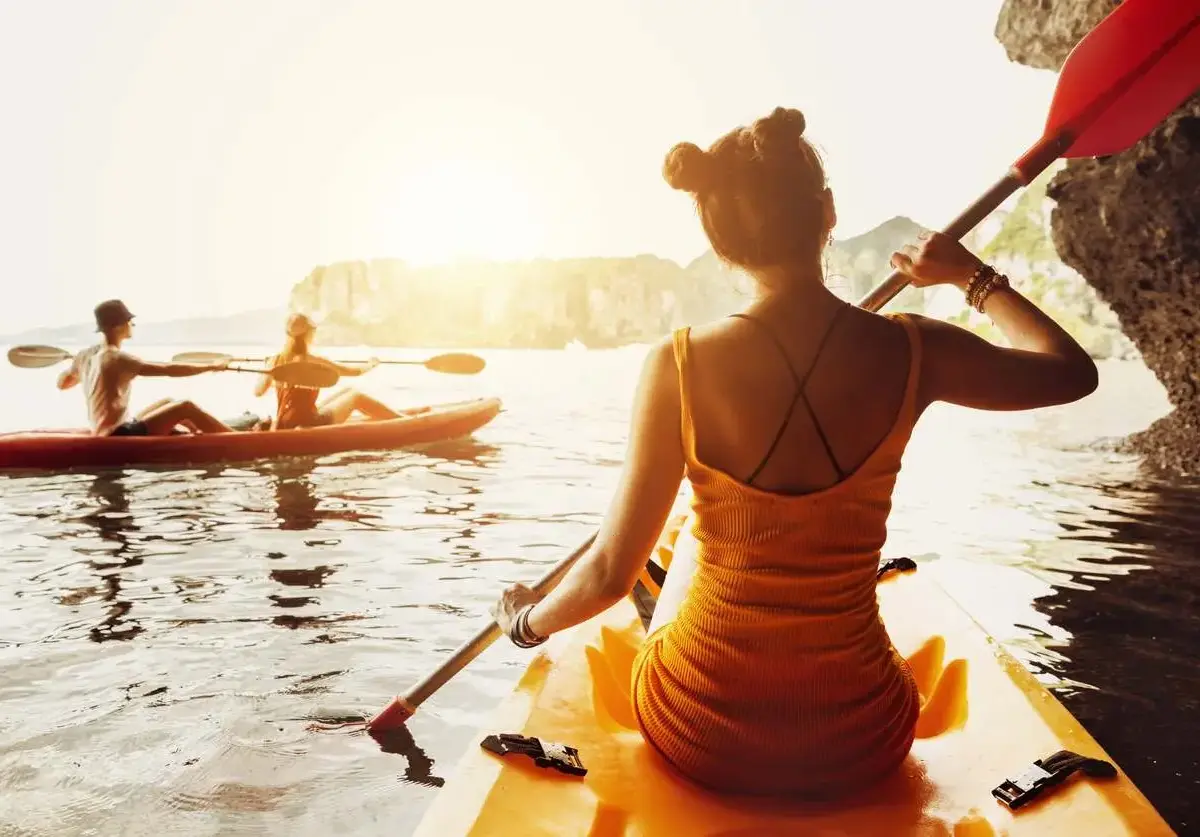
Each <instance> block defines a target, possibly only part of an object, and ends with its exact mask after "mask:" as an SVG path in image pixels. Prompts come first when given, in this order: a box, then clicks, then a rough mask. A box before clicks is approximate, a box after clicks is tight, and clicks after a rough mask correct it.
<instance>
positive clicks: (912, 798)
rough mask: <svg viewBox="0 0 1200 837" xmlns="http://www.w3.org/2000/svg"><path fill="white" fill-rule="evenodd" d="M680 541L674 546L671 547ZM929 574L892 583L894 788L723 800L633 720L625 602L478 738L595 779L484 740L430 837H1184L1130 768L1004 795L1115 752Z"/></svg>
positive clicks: (559, 654) (630, 625)
mask: <svg viewBox="0 0 1200 837" xmlns="http://www.w3.org/2000/svg"><path fill="white" fill-rule="evenodd" d="M676 530H677V527H676ZM665 537H666V536H665ZM683 540H687V541H690V543H691V544H694V541H692V540H691V539H690V537H689V538H685V539H683ZM670 548H671V544H670V543H669V542H664V543H660V546H659V552H660V554H662V553H664V552H669V549H670ZM660 563H663V562H660ZM926 575H927V573H925V572H922V571H921V570H920V569H919V570H917V571H909V572H905V573H899V574H893V575H892V576H891V577H885V578H884V579H883V580H882V581H881V582H880V583H879V600H880V607H881V610H882V612H883V617H884V621H885V622H886V624H887V627H888V631H889V632H890V634H891V636H892V640H893V642H894V644H895V645H896V647H897V649H899V651H900V652H901V653H902V654H903V655H904V656H905V657H906V658H907V659H908V660H909V663H910V665H911V666H912V668H913V671H914V674H915V675H916V679H917V682H918V685H919V687H920V691H921V696H922V708H921V715H920V720H919V721H918V726H917V740H916V742H915V743H914V745H913V748H912V752H911V754H910V755H909V757H908V759H907V760H906V761H905V763H904V764H903V765H902V767H901V769H900V770H898V771H897V772H896V773H894V774H893V775H892V776H891V777H889V778H888V779H887V780H885V781H884V782H883V783H882V784H880V785H877V786H876V787H874V788H872V789H870V790H867V791H864V792H862V793H860V794H858V795H856V796H854V797H853V798H851V799H849V800H846V801H842V802H837V803H826V804H821V805H817V804H798V803H789V802H786V801H774V800H767V799H762V798H747V797H741V798H738V797H723V796H720V795H718V794H715V793H712V792H709V791H706V790H703V789H701V788H699V787H697V786H695V785H692V784H691V783H689V782H687V781H686V780H684V779H683V778H681V777H680V776H678V774H676V773H674V772H673V771H672V770H671V769H670V768H669V767H668V766H667V765H666V764H665V762H663V761H662V760H661V759H660V758H659V757H658V756H657V755H656V754H655V753H654V752H653V751H652V750H651V749H650V748H649V746H648V745H647V744H646V743H645V742H644V741H643V739H642V737H641V734H640V733H639V732H638V730H637V727H636V723H635V721H634V717H633V712H632V708H631V705H630V697H629V691H630V686H629V684H630V679H631V671H632V664H633V659H634V655H635V654H636V652H637V649H638V646H639V645H640V643H641V642H642V640H643V639H644V636H645V634H644V631H643V629H642V623H641V620H640V619H639V618H638V616H637V613H636V611H635V609H634V606H633V604H632V602H631V601H629V600H628V599H626V600H623V601H621V602H620V603H618V604H617V605H616V606H614V607H612V608H610V609H609V610H608V611H606V612H605V613H603V614H601V615H599V616H597V617H595V618H593V619H592V620H590V621H589V622H587V623H585V624H583V625H580V626H578V627H576V628H575V629H573V630H572V631H568V632H564V634H563V635H560V636H556V637H554V638H553V639H552V640H551V641H550V642H549V643H547V645H545V646H543V650H542V651H541V652H540V653H539V654H538V655H537V657H536V658H535V659H534V661H533V662H532V663H531V664H530V665H529V667H528V669H527V670H526V672H525V674H524V676H523V677H522V678H521V680H520V682H519V683H518V685H517V687H516V689H515V691H514V692H513V694H512V695H511V696H510V697H509V698H507V699H506V700H505V701H504V702H503V703H502V704H501V706H500V707H499V708H498V709H497V710H496V712H495V714H494V716H493V717H492V718H491V720H490V721H489V724H488V726H487V727H486V728H485V729H484V730H483V731H481V733H480V736H479V738H480V739H482V737H483V735H485V734H493V733H520V734H523V735H527V736H536V737H538V738H540V739H542V740H543V741H550V742H557V743H561V744H565V745H568V746H571V747H575V748H577V749H578V751H579V757H580V759H581V760H582V761H583V764H584V765H585V766H586V767H587V769H588V773H587V776H586V777H584V778H582V779H580V778H576V777H572V776H567V775H564V774H562V773H559V772H557V771H555V770H552V769H546V768H539V767H536V766H535V765H534V764H533V762H532V761H531V760H530V759H528V758H526V757H524V756H509V757H506V758H504V759H501V758H498V757H495V756H492V755H490V754H488V753H486V752H484V751H483V750H482V749H480V748H479V747H478V746H474V747H472V748H471V749H470V750H469V751H468V752H467V754H466V755H465V756H464V758H463V759H462V761H461V762H460V764H459V766H458V768H457V770H456V772H455V774H454V775H453V776H452V777H451V779H450V781H449V782H447V784H446V786H445V787H444V788H443V789H442V790H441V791H440V793H439V794H438V797H437V798H436V800H435V801H434V804H433V806H432V807H431V808H430V810H429V811H428V813H427V814H426V816H425V818H424V819H423V820H422V822H421V826H420V827H419V828H418V830H417V835H421V836H422V837H435V835H436V837H449V836H450V835H466V834H470V835H493V834H495V835H501V834H520V835H523V837H535V836H536V835H576V834H577V835H589V837H618V836H619V837H634V835H637V837H656V836H657V835H688V836H689V837H691V835H696V837H701V835H711V837H716V835H722V837H735V835H736V836H737V837H749V835H751V834H753V835H760V834H761V835H775V834H816V835H839V837H841V836H842V835H908V834H922V835H926V834H936V835H960V836H961V837H989V836H990V835H1000V834H1005V835H1026V834H1028V835H1058V834H1062V835H1068V834H1069V835H1074V834H1079V835H1085V834H1086V835H1096V837H1098V836H1099V835H1141V836H1142V837H1145V835H1160V834H1172V833H1173V832H1172V830H1171V829H1170V827H1169V826H1168V825H1167V824H1166V823H1165V822H1164V821H1163V819H1162V818H1161V817H1160V816H1159V814H1158V812H1157V811H1156V810H1155V809H1154V808H1153V806H1151V804H1150V803H1149V801H1148V800H1147V799H1146V798H1145V797H1144V796H1143V795H1142V794H1141V792H1140V791H1139V790H1138V789H1137V788H1136V787H1135V786H1134V785H1133V783H1132V782H1131V781H1130V780H1129V779H1128V778H1127V777H1126V776H1125V775H1124V774H1123V773H1119V774H1118V776H1117V777H1116V778H1113V779H1103V780H1092V779H1087V778H1084V777H1082V776H1077V777H1073V778H1071V779H1068V780H1067V782H1066V783H1065V784H1064V785H1063V786H1061V787H1058V788H1054V789H1052V790H1050V791H1049V792H1047V793H1046V794H1045V796H1044V797H1043V798H1041V799H1038V800H1035V801H1033V802H1031V803H1029V804H1028V805H1027V806H1026V807H1022V808H1020V809H1019V810H1017V811H1015V812H1013V811H1009V810H1008V809H1007V808H1005V807H1004V806H1003V805H1001V804H1000V803H999V802H997V801H996V800H995V799H994V798H993V797H992V795H991V789H992V788H994V787H995V786H997V785H998V784H1000V782H1002V781H1003V780H1004V779H1006V778H1011V777H1015V776H1017V775H1019V774H1021V773H1023V772H1024V771H1025V770H1027V769H1028V768H1029V766H1030V765H1031V764H1032V763H1033V761H1034V760H1036V759H1041V758H1045V757H1047V756H1049V755H1051V754H1052V753H1054V752H1056V751H1058V750H1064V749H1065V750H1071V751H1074V752H1076V753H1079V754H1081V755H1084V756H1090V757H1093V758H1100V759H1104V760H1106V761H1109V762H1111V761H1112V759H1111V758H1109V757H1108V755H1107V754H1106V753H1105V752H1104V750H1103V749H1102V748H1101V747H1100V745H1099V744H1098V743H1097V742H1096V741H1095V740H1094V739H1093V738H1092V737H1091V735H1089V734H1088V732H1087V731H1086V730H1085V729H1083V727H1082V726H1081V725H1080V724H1079V722H1078V721H1077V720H1076V719H1075V718H1074V717H1073V716H1072V715H1071V714H1070V713H1069V712H1068V711H1067V710H1066V708H1065V707H1063V705H1062V704H1061V703H1059V702H1058V700H1057V699H1055V697H1054V696H1053V695H1051V694H1050V692H1048V691H1047V690H1046V689H1045V688H1044V687H1043V686H1042V685H1041V684H1039V683H1038V682H1037V680H1036V679H1035V678H1034V677H1033V675H1032V674H1030V673H1029V671H1027V670H1026V669H1025V668H1024V667H1023V666H1022V665H1021V664H1020V663H1019V662H1018V661H1017V660H1015V659H1014V658H1013V657H1011V656H1010V655H1009V654H1008V653H1006V652H1005V651H1003V650H1002V649H1001V648H1000V647H999V646H998V645H997V643H996V642H995V641H994V640H993V639H991V637H989V636H988V635H987V634H986V633H985V632H984V631H983V630H982V629H981V628H980V627H979V626H978V625H977V624H976V623H975V622H974V621H973V620H972V619H971V617H970V616H969V615H968V614H967V613H966V612H965V611H963V610H962V609H961V608H960V607H959V606H958V605H957V604H956V603H955V602H954V601H953V600H952V599H951V598H950V597H949V596H948V595H947V594H946V593H945V592H944V591H943V590H942V589H941V587H940V586H938V585H937V584H936V583H935V582H933V581H932V580H931V579H929V578H927V577H926Z"/></svg>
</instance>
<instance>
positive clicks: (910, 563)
mask: <svg viewBox="0 0 1200 837" xmlns="http://www.w3.org/2000/svg"><path fill="white" fill-rule="evenodd" d="M916 568H917V562H916V561H914V560H913V559H911V558H892V559H891V560H889V561H884V562H883V563H882V564H880V565H879V569H878V570H876V572H875V580H876V581H878V580H879V579H881V578H883V577H884V576H885V575H887V574H888V573H890V572H893V571H895V572H904V571H905V570H915V569H916Z"/></svg>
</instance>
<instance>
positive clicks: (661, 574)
mask: <svg viewBox="0 0 1200 837" xmlns="http://www.w3.org/2000/svg"><path fill="white" fill-rule="evenodd" d="M646 574H647V575H649V576H650V580H651V581H653V582H654V583H655V584H657V585H658V586H659V587H660V588H661V587H662V586H663V582H665V581H666V580H667V571H666V570H664V569H663V568H662V567H660V566H659V565H658V564H656V563H654V559H653V558H651V559H650V560H649V561H647V562H646Z"/></svg>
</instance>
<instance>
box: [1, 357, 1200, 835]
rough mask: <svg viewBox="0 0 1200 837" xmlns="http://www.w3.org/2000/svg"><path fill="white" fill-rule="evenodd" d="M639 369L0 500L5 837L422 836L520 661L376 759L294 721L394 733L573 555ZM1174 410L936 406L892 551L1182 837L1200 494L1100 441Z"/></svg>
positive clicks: (1115, 387) (376, 384)
mask: <svg viewBox="0 0 1200 837" xmlns="http://www.w3.org/2000/svg"><path fill="white" fill-rule="evenodd" d="M141 351H142V352H143V353H144V355H145V356H146V357H166V356H169V354H170V353H171V352H172V351H174V350H173V349H168V348H164V349H161V350H153V349H147V348H143V349H142V350H141ZM343 354H344V353H343ZM641 355H642V353H641V350H640V349H637V348H631V349H626V350H619V351H611V352H581V353H578V352H507V353H506V352H496V353H489V354H488V355H487V356H488V359H489V367H488V369H487V371H486V372H485V373H484V374H483V375H480V376H477V377H475V378H469V379H466V378H450V377H441V378H438V377H435V376H433V375H430V374H427V373H424V372H421V371H418V370H404V369H403V368H399V369H380V370H376V372H373V373H372V374H371V376H368V378H365V379H363V382H364V384H365V385H366V386H367V388H368V389H369V390H371V391H372V392H374V393H375V394H376V395H379V396H381V397H384V398H386V399H388V400H389V401H391V402H393V403H395V404H397V405H411V404H417V403H423V402H428V401H431V400H440V399H451V398H461V397H469V396H473V395H483V394H498V395H500V396H501V397H503V398H504V400H505V408H506V411H505V412H504V413H502V414H501V416H500V417H499V418H498V419H497V420H496V421H495V422H494V423H493V424H492V425H490V426H489V427H487V428H485V429H484V430H482V431H481V432H479V433H478V434H477V435H476V436H475V437H474V438H473V439H472V440H468V441H464V442H457V443H451V444H446V445H440V446H435V447H432V448H428V449H426V450H423V451H420V452H402V453H393V454H388V455H383V456H375V455H370V456H364V455H361V454H347V455H343V456H335V457H325V458H320V459H304V460H293V461H286V462H275V463H268V464H255V465H237V466H214V467H209V468H190V469H180V470H150V471H146V470H126V471H111V472H106V473H95V474H68V475H53V476H16V477H0V554H2V555H3V559H4V560H3V562H2V563H0V834H3V835H9V834H11V835H39V836H40V835H93V834H95V835H99V834H104V835H108V834H113V835H117V834H144V833H145V834H148V833H156V834H157V833H168V832H169V833H172V834H185V835H210V834H211V835H216V834H222V835H224V834H281V835H289V837H300V835H326V834H333V833H338V834H376V833H384V832H385V831H386V833H390V834H406V833H409V832H410V831H411V830H412V828H413V827H414V825H415V823H416V822H417V820H418V819H419V818H420V815H421V813H422V811H423V810H424V808H425V807H426V805H427V804H428V802H429V801H430V799H431V798H432V796H433V795H434V794H436V793H437V792H438V788H439V787H440V786H441V785H442V783H443V780H444V778H445V777H446V776H447V775H448V774H449V772H450V771H451V770H452V768H453V766H454V763H455V761H456V760H457V758H458V757H459V756H460V755H461V753H462V752H463V751H464V750H465V749H466V748H467V747H470V746H475V744H476V743H477V742H476V741H475V740H474V739H475V737H476V730H477V727H478V726H479V725H480V724H481V723H482V721H483V718H484V716H485V713H486V712H487V711H488V710H489V709H490V708H491V707H492V706H493V704H494V703H495V702H496V700H498V699H499V698H501V697H502V696H503V695H505V694H506V693H507V692H508V691H509V689H510V688H511V686H512V684H513V683H514V682H515V680H516V678H517V677H518V675H519V673H520V671H521V668H522V666H523V664H524V661H525V660H527V659H528V657H527V654H526V652H522V651H520V650H518V649H514V648H511V647H510V646H508V645H507V644H498V645H497V646H495V647H494V648H493V649H491V650H490V651H489V652H488V653H487V654H486V655H485V656H484V657H482V658H481V659H479V660H478V661H476V663H475V664H473V665H472V666H471V667H470V668H469V669H468V670H467V671H465V672H464V673H463V674H462V675H461V676H459V677H458V678H457V679H455V680H454V681H453V682H452V683H451V684H450V685H448V686H447V687H446V688H445V690H444V691H443V692H441V693H439V695H438V696H437V697H436V698H435V699H434V700H433V701H431V702H430V703H429V704H427V705H426V706H425V707H424V708H423V710H422V712H421V713H420V714H419V715H418V716H417V717H416V718H414V719H413V721H412V722H411V723H410V724H409V731H410V733H411V735H408V736H404V737H401V738H400V739H397V740H391V741H388V742H385V746H384V747H383V748H381V747H380V745H379V744H378V743H376V742H374V741H372V740H371V739H370V738H367V737H365V736H361V735H346V734H318V733H313V732H309V731H307V730H306V729H305V726H306V724H307V723H308V721H309V720H311V719H314V718H329V717H338V716H346V715H357V714H363V713H371V712H373V711H375V710H377V709H379V708H380V707H382V706H383V705H384V704H385V703H386V702H387V701H388V700H389V699H390V696H391V695H392V694H393V693H395V692H396V691H399V690H402V689H403V688H404V687H406V686H407V685H408V684H410V683H411V682H412V681H413V680H414V679H416V678H417V677H419V676H420V675H421V674H423V673H424V672H425V671H426V670H427V669H428V668H429V667H430V665H431V664H433V663H435V662H436V661H438V660H439V659H440V658H441V657H442V655H444V654H446V653H447V652H448V651H450V650H451V649H452V648H453V647H454V646H455V645H457V643H458V642H460V641H461V640H462V639H463V638H465V637H466V636H467V635H468V634H470V633H471V632H473V631H474V630H475V628H476V626H477V625H478V623H479V620H480V619H481V618H482V617H483V616H484V614H485V613H486V609H487V607H488V606H489V605H490V603H491V602H492V600H493V599H494V597H495V595H496V593H497V591H498V590H499V589H500V588H501V587H502V586H503V584H505V583H507V582H509V581H513V580H529V579H532V578H534V577H535V576H537V575H538V574H539V572H540V569H541V565H543V564H545V563H548V562H551V561H554V560H556V559H558V558H559V557H561V556H563V555H564V554H565V553H566V552H568V551H570V550H571V549H572V548H574V547H575V546H576V545H577V544H578V543H579V542H580V541H581V540H582V539H583V538H584V537H586V535H587V533H588V531H589V530H590V528H591V527H592V526H594V525H595V524H596V523H597V522H598V520H599V516H598V515H599V512H600V511H601V510H602V509H603V508H604V507H605V505H606V503H607V500H608V496H609V492H610V491H611V489H612V486H613V484H614V481H615V478H616V475H617V467H618V465H619V463H620V461H621V458H622V455H623V450H624V436H625V433H626V424H625V422H626V416H627V411H628V404H629V400H630V394H631V390H632V384H633V381H634V379H635V376H636V373H637V370H638V366H639V363H640V360H641ZM410 356H412V355H411V354H410ZM53 376H54V373H53V371H42V372H31V371H25V370H21V371H18V370H13V369H11V368H5V369H4V370H2V371H0V387H3V390H4V391H5V392H8V393H21V394H22V395H21V396H20V397H18V398H17V399H16V400H15V403H9V404H6V409H5V414H4V416H3V418H2V419H0V429H17V428H21V427H26V426H35V425H56V426H67V425H72V424H78V415H79V410H81V403H80V401H81V399H80V396H79V394H78V393H57V392H55V391H54V390H53ZM250 383H251V382H250V380H248V379H247V378H245V377H242V376H238V375H236V374H235V373H225V374H222V375H214V376H205V377H203V378H195V379H191V380H188V381H179V380H175V381H140V382H138V384H137V385H136V389H135V396H134V398H135V402H137V403H145V402H147V401H150V400H152V399H154V398H157V397H160V396H162V395H165V394H168V393H172V392H173V393H186V394H187V395H189V396H191V397H194V398H195V399H196V400H198V401H200V402H201V403H202V404H204V405H206V406H209V407H211V408H212V409H213V410H214V411H216V412H218V413H219V414H222V415H233V414H237V413H239V412H240V411H241V410H242V409H244V408H246V407H252V408H253V406H254V405H253V401H252V399H251V398H250V397H249V393H248V391H247V389H248V386H249V385H250ZM143 384H144V385H143ZM24 393H29V395H28V397H25V396H24V395H23V394H24ZM261 408H262V409H265V402H263V404H262V406H261ZM1165 410H1166V402H1165V399H1164V397H1163V394H1162V391H1161V389H1160V388H1159V387H1158V385H1157V383H1156V382H1155V381H1154V379H1153V378H1152V376H1150V375H1149V373H1147V372H1146V371H1145V369H1144V368H1141V367H1140V365H1138V364H1132V363H1122V364H1109V365H1106V366H1105V367H1104V368H1103V369H1102V384H1101V389H1100V391H1099V392H1098V393H1097V394H1096V395H1094V396H1093V397H1091V398H1090V399H1088V400H1087V401H1085V402H1082V403H1080V404H1077V405H1072V406H1071V407H1068V408H1061V409H1056V410H1046V411H1042V412H1039V413H1026V414H1011V415H1005V414H986V413H971V412H968V411H964V410H957V409H953V408H946V407H939V408H935V409H934V410H933V411H931V412H930V413H929V414H928V415H927V416H926V418H925V419H924V420H923V422H922V424H921V426H919V427H918V430H917V434H916V436H915V437H914V440H913V443H912V445H911V446H910V449H909V454H908V457H907V460H906V463H905V470H904V472H903V473H902V475H901V480H900V483H899V486H898V489H897V492H898V493H897V500H896V507H895V511H894V513H893V518H892V526H891V530H892V535H891V539H890V541H889V544H888V548H887V554H888V555H889V556H895V555H912V556H914V557H916V558H918V559H919V560H925V559H932V558H935V557H940V558H946V559H952V560H949V561H943V562H941V563H940V564H939V565H938V566H939V572H940V573H941V575H940V576H939V578H940V580H941V581H942V582H943V583H945V584H947V585H948V586H949V587H950V588H951V591H952V592H953V593H954V594H955V595H956V596H957V597H958V598H959V599H960V600H961V601H962V602H963V603H964V604H965V605H966V606H967V607H968V608H970V609H971V610H972V612H973V613H974V614H975V616H976V617H977V618H978V619H979V620H980V621H981V622H982V623H983V624H984V625H985V626H986V627H987V628H988V629H989V630H990V631H991V632H992V633H993V634H994V635H996V636H997V638H999V639H1000V641H1002V642H1003V643H1004V644H1005V645H1006V646H1007V647H1008V648H1010V649H1011V650H1012V651H1013V652H1014V653H1015V654H1016V655H1017V656H1018V657H1020V659H1022V660H1023V661H1024V662H1025V663H1026V664H1027V665H1028V666H1029V667H1030V668H1032V669H1033V670H1034V671H1035V672H1037V673H1038V675H1039V676H1040V677H1041V678H1042V679H1043V681H1044V682H1046V683H1048V684H1050V685H1052V686H1053V687H1054V689H1055V690H1056V692H1057V693H1058V694H1059V695H1060V696H1061V697H1062V698H1063V699H1064V700H1065V701H1066V703H1067V705H1068V706H1069V708H1070V709H1071V710H1072V711H1073V712H1074V713H1075V714H1076V715H1077V716H1078V717H1079V718H1080V720H1081V721H1083V723H1084V724H1085V725H1086V726H1087V727H1088V729H1089V730H1091V732H1092V733H1093V734H1094V735H1095V736H1096V737H1097V738H1098V739H1099V740H1100V742H1101V743H1102V744H1103V745H1104V746H1105V747H1106V748H1107V749H1108V750H1109V752H1110V753H1112V754H1113V756H1114V757H1115V758H1116V759H1117V760H1118V761H1120V762H1121V764H1122V766H1123V767H1124V768H1125V769H1126V770H1127V771H1128V772H1129V773H1130V774H1131V775H1132V776H1133V778H1134V780H1135V781H1136V782H1137V783H1138V784H1139V785H1140V786H1141V788H1142V789H1143V790H1144V791H1145V792H1146V793H1147V794H1148V795H1149V796H1150V798H1151V799H1152V800H1153V801H1154V802H1155V803H1156V804H1157V805H1158V806H1159V807H1160V809H1161V810H1162V811H1163V812H1164V814H1165V815H1166V816H1167V817H1168V819H1169V820H1170V821H1171V822H1172V823H1173V824H1174V825H1175V826H1176V828H1177V829H1178V830H1180V832H1181V833H1187V832H1189V831H1191V830H1193V829H1197V828H1200V805H1198V804H1197V802H1196V801H1195V800H1196V798H1197V797H1200V785H1198V784H1197V780H1196V776H1197V770H1198V765H1197V756H1196V754H1195V752H1196V745H1197V742H1198V741H1200V714H1198V713H1197V709H1198V708H1200V707H1198V703H1200V699H1198V697H1197V695H1198V694H1200V674H1198V673H1197V668H1196V656H1197V655H1196V649H1197V648H1198V647H1200V613H1198V612H1197V610H1196V607H1195V603H1196V601H1197V600H1198V599H1200V582H1198V581H1197V580H1196V570H1195V569H1194V564H1195V563H1196V555H1197V551H1198V550H1197V547H1198V546H1200V513H1198V512H1197V503H1198V501H1200V482H1196V481H1187V480H1164V479H1160V478H1156V477H1154V476H1152V475H1148V474H1147V473H1145V472H1144V471H1143V470H1142V469H1141V468H1140V466H1139V464H1138V462H1137V461H1136V460H1134V459H1132V458H1130V457H1128V456H1125V455H1122V454H1118V453H1115V452H1113V448H1112V445H1111V444H1110V443H1108V442H1106V441H1105V440H1106V439H1108V438H1110V437H1114V436H1117V435H1120V434H1123V433H1126V432H1129V431H1132V430H1135V429H1137V428H1139V427H1142V426H1145V425H1146V424H1147V423H1148V422H1149V421H1151V420H1152V419H1154V418H1155V417H1157V416H1158V415H1161V414H1162V413H1163V412H1164V411H1165Z"/></svg>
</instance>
